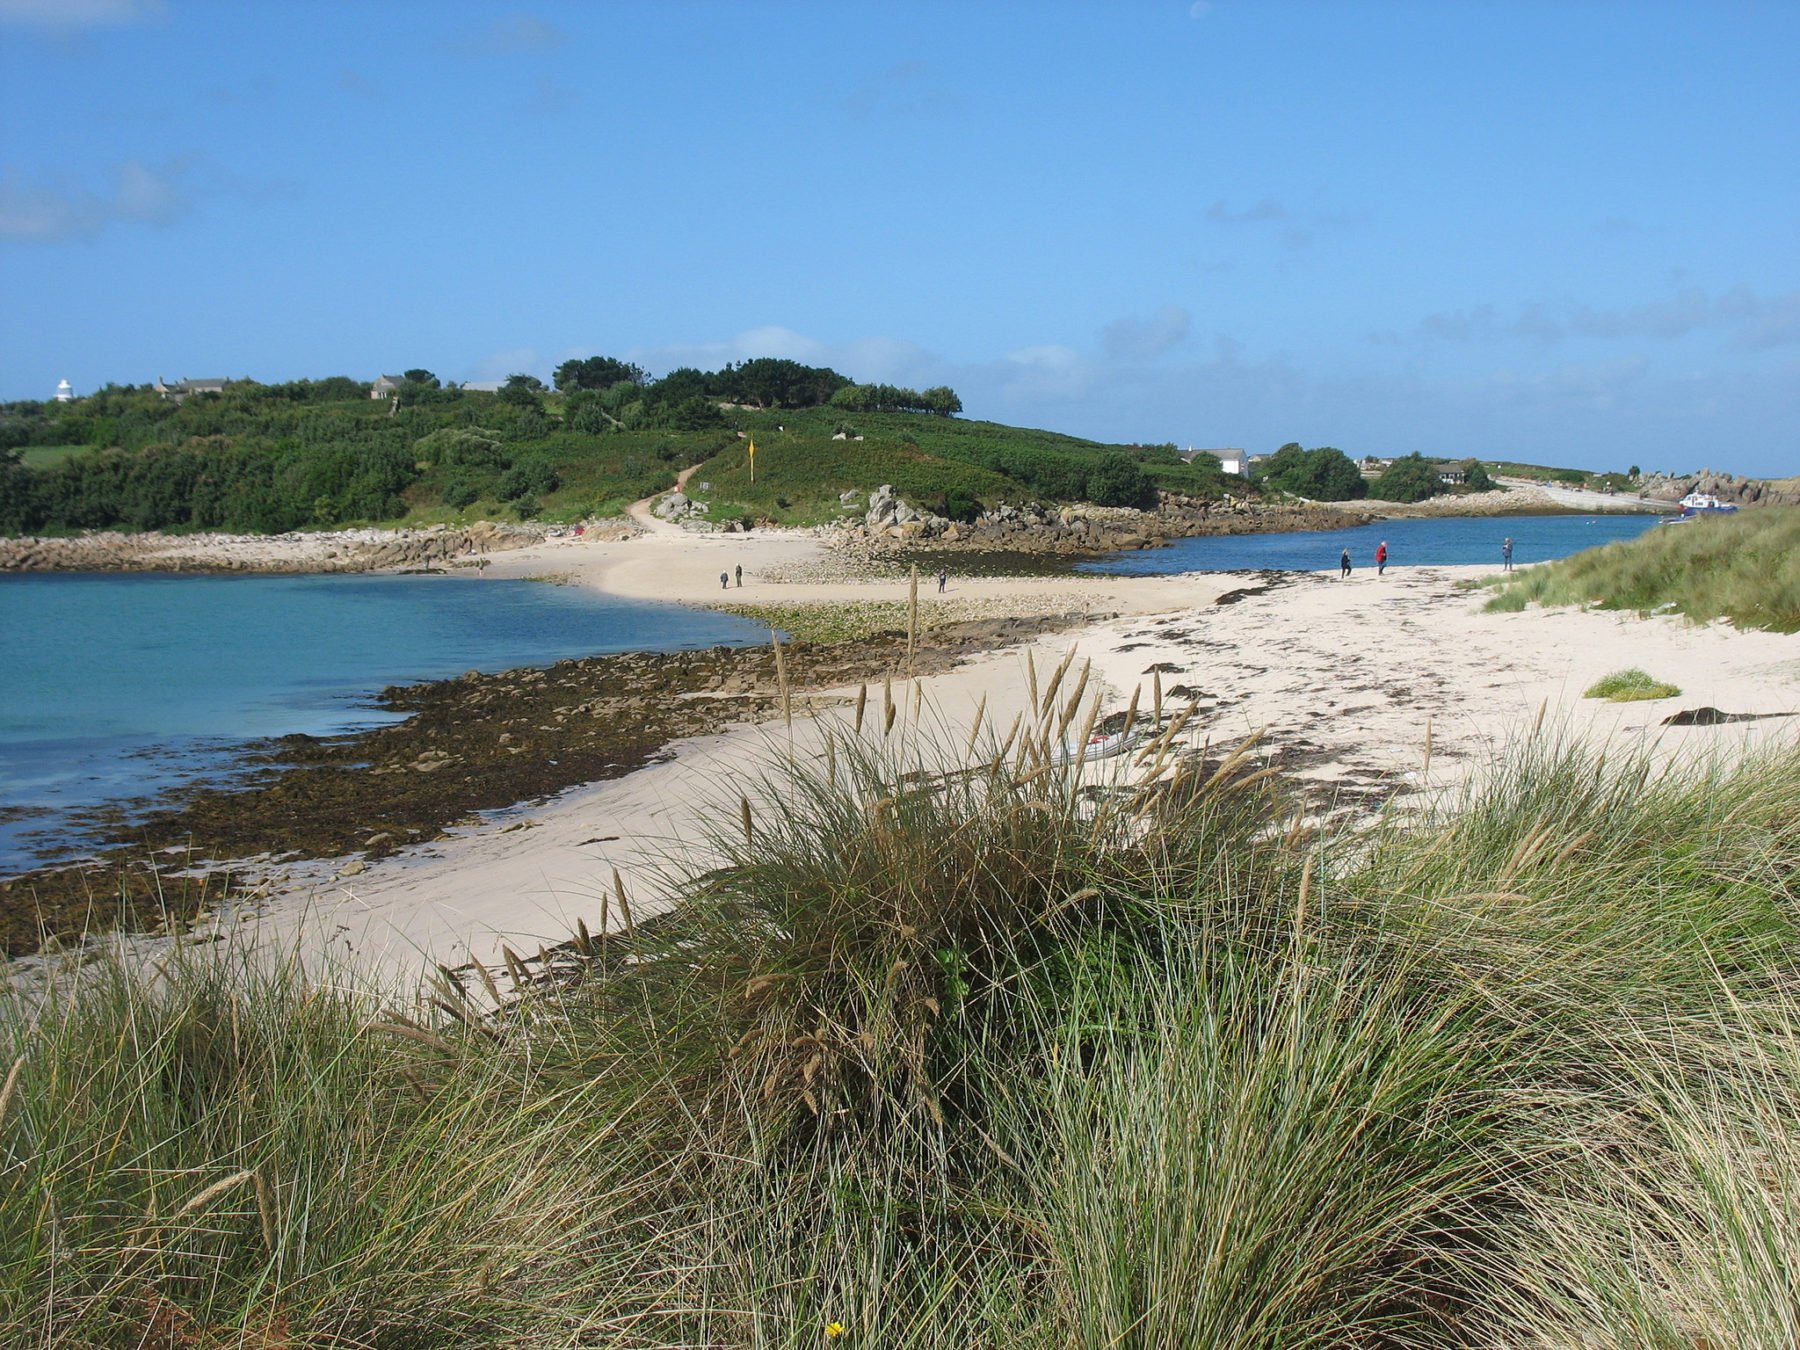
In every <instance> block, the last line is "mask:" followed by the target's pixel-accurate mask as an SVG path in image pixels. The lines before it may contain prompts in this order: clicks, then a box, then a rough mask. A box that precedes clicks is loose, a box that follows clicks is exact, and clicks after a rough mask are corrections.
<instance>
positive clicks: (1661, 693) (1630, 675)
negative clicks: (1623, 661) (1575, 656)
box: [1582, 666, 1681, 703]
mask: <svg viewBox="0 0 1800 1350" xmlns="http://www.w3.org/2000/svg"><path fill="white" fill-rule="evenodd" d="M1680 692H1681V690H1680V689H1679V688H1677V687H1676V686H1675V685H1672V684H1669V683H1667V682H1666V681H1663V680H1659V679H1657V678H1656V677H1655V676H1653V675H1650V674H1649V673H1647V672H1645V671H1642V670H1639V669H1637V668H1636V667H1635V666H1633V667H1632V668H1631V669H1629V670H1615V671H1613V672H1612V673H1611V674H1610V675H1602V676H1601V677H1600V678H1599V679H1597V680H1595V681H1594V682H1593V683H1592V684H1590V685H1589V686H1588V687H1587V692H1586V693H1584V694H1583V695H1582V697H1583V698H1603V699H1606V700H1608V701H1609V702H1612V703H1636V702H1639V701H1642V700H1646V699H1656V698H1674V697H1675V696H1676V695H1677V694H1679V693H1680Z"/></svg>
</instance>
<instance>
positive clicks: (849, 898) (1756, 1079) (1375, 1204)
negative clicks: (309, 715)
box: [0, 668, 1800, 1350]
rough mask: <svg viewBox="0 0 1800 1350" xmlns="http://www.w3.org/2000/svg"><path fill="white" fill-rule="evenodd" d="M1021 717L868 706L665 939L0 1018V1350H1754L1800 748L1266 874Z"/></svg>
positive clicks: (130, 976)
mask: <svg viewBox="0 0 1800 1350" xmlns="http://www.w3.org/2000/svg"><path fill="white" fill-rule="evenodd" d="M1034 673H1035V675H1036V688H1035V689H1034V693H1036V694H1037V697H1036V698H1035V699H1034V702H1035V703H1036V704H1037V705H1038V706H1039V707H1041V708H1042V709H1043V712H1042V714H1041V715H1039V716H1036V717H1033V718H1030V719H1028V720H1027V723H1026V725H1024V726H1023V727H1020V726H1019V725H1018V724H1016V723H1015V724H1013V725H1012V727H1011V730H1010V731H1003V730H1001V729H997V728H994V727H991V726H988V727H983V728H980V729H979V730H978V731H977V733H976V734H975V735H974V736H972V737H970V736H965V734H964V733H963V732H962V731H960V730H957V731H956V732H955V733H954V734H953V735H945V734H943V733H942V732H941V731H940V732H934V731H933V729H932V727H931V725H930V724H929V722H924V723H921V722H915V721H914V720H913V717H912V713H911V710H910V707H909V706H908V705H909V700H908V699H907V697H906V694H905V691H904V689H899V690H886V689H884V688H883V687H881V686H879V685H876V686H873V687H871V688H870V689H869V690H868V693H867V697H866V699H865V700H864V701H863V702H862V703H859V704H858V705H857V707H856V710H855V712H854V713H853V714H852V713H846V714H845V719H844V722H843V724H842V726H841V727H840V729H839V730H838V731H837V732H836V733H835V734H834V735H832V736H831V737H829V738H828V739H827V740H826V741H825V743H824V744H823V745H822V746H818V747H816V748H815V747H812V746H810V745H809V748H808V749H807V751H806V752H805V754H804V756H801V755H797V754H796V755H792V756H788V757H786V758H782V759H777V760H775V761H774V762H773V763H772V764H771V765H770V766H769V767H768V769H767V771H766V772H765V773H763V774H761V775H760V776H759V775H754V774H753V775H746V776H745V777H743V778H734V779H733V780H732V781H731V782H730V783H729V784H727V783H721V784H720V788H719V797H718V799H717V800H716V801H714V802H712V803H709V804H708V805H710V806H711V807H713V808H714V809H713V811H712V812H711V819H712V820H713V821H714V822H715V826H716V828H715V829H714V830H713V831H712V833H711V837H709V838H706V839H703V840H700V841H696V842H697V843H698V844H699V845H700V847H699V848H698V849H696V851H695V854H694V855H693V856H698V857H702V858H704V859H705V860H706V861H705V863H704V864H702V866H703V867H704V868H705V871H704V875H701V876H696V877H694V878H693V879H692V880H691V882H690V883H689V884H688V887H687V890H686V893H685V895H684V896H683V897H682V898H681V899H680V903H679V905H678V907H677V908H676V909H675V910H674V911H673V912H672V913H671V914H670V915H668V916H666V917H662V918H658V919H655V920H651V921H644V919H643V911H642V908H641V907H640V908H638V909H637V910H636V915H637V917H636V919H635V920H634V917H633V914H634V911H633V909H632V908H631V906H630V905H629V904H628V903H627V902H629V901H632V900H634V899H635V897H633V896H630V895H628V894H625V893H624V892H623V890H622V889H621V890H619V891H614V890H612V889H611V888H606V887H596V888H595V891H594V893H593V895H592V897H591V903H590V905H589V908H588V913H587V916H586V917H585V918H584V919H583V921H582V925H581V927H580V928H579V929H578V930H577V932H576V933H575V934H573V935H572V936H571V938H570V940H569V942H568V943H566V944H564V945H562V946H561V947H560V948H558V949H557V950H556V951H555V952H554V953H545V954H544V957H543V958H541V959H540V958H536V957H533V956H531V955H530V954H527V955H526V956H525V957H520V956H519V955H517V954H515V953H511V952H508V953H507V954H506V957H507V959H506V962H505V964H504V965H503V966H500V965H497V966H496V967H493V968H478V967H476V966H475V965H473V964H470V965H465V966H463V967H461V968H459V969H439V970H437V971H435V972H434V973H433V976H432V980H431V983H430V985H429V986H428V987H427V988H426V989H425V990H423V991H421V993H420V994H419V995H417V996H416V997H408V998H404V999H401V1000H399V1001H396V1000H395V999H394V998H393V997H392V996H391V995H388V994H384V993H383V992H382V991H381V990H380V988H378V986H377V984H376V983H375V981H374V979H373V978H371V977H364V976H360V975H358V974H357V973H356V972H355V971H353V970H350V969H331V968H329V967H325V966H319V965H314V964H310V963H309V964H307V965H305V966H303V964H302V963H301V962H300V961H298V960H295V961H278V960H277V961H271V960H269V959H267V955H266V954H264V955H262V956H261V957H256V956H253V955H251V954H248V953H237V952H234V951H233V949H232V944H231V943H230V941H229V939H228V940H226V941H223V942H218V943H211V942H208V943H202V944H196V945H188V944H182V943H177V944H174V945H172V946H171V947H170V948H169V949H168V951H167V952H166V953H165V954H164V955H163V956H162V958H161V959H160V960H159V961H158V962H156V963H155V964H154V965H152V964H150V963H147V962H144V961H143V960H141V959H138V958H136V957H133V956H108V955H106V954H104V953H102V952H96V953H88V954H86V955H87V956H88V957H89V959H88V960H86V961H85V962H84V963H83V964H81V965H79V966H77V965H75V964H74V963H71V964H70V966H69V967H68V969H69V971H70V978H75V977H76V974H77V973H78V977H79V980H80V985H79V988H78V990H76V991H73V996H70V997H53V998H44V997H42V996H41V994H39V995H34V994H31V993H28V992H26V991H24V990H23V989H22V987H21V985H20V984H19V983H17V982H14V983H9V984H8V986H7V987H6V992H4V993H0V1166H3V1167H4V1169H5V1173H6V1178H7V1182H8V1184H7V1185H6V1186H4V1187H0V1341H4V1343H6V1344H18V1345H33V1346H42V1347H45V1348H46V1350H76V1347H83V1348H85V1347H91V1346H115V1345H148V1344H151V1343H155V1344H159V1345H161V1344H167V1345H177V1344H179V1345H192V1346H201V1345H225V1344H232V1345H238V1344H244V1345H249V1344H256V1345H263V1346H271V1347H272V1346H277V1345H279V1346H295V1347H299V1346H326V1345H364V1346H405V1347H409V1348H410V1350H452V1347H462V1346H468V1345H474V1344H505V1345H508V1346H514V1347H520V1350H534V1348H536V1347H543V1348H544V1350H549V1347H561V1346H569V1345H571V1344H575V1343H580V1344H592V1345H595V1346H600V1345H616V1346H621V1347H624V1346H636V1345H650V1344H656V1345H714V1346H749V1345H755V1346H767V1347H784V1348H786V1350H801V1347H807V1346H816V1345H819V1344H822V1343H824V1342H825V1341H826V1340H828V1339H830V1340H835V1341H837V1342H838V1343H839V1344H843V1345H847V1346H857V1345H870V1346H875V1345H879V1346H884V1347H899V1348H900V1350H951V1348H952V1347H955V1350H963V1348H964V1347H968V1346H971V1345H995V1346H999V1345H1004V1346H1008V1347H1020V1348H1021V1350H1050V1348H1051V1347H1065V1346H1084V1347H1099V1346H1108V1347H1127V1348H1133V1350H1151V1347H1163V1346H1174V1347H1195V1348H1200V1347H1225V1346H1230V1347H1234V1348H1235V1350H1293V1347H1297V1346H1377V1345H1405V1346H1409V1347H1415V1350H1474V1348H1475V1347H1488V1346H1495V1345H1514V1346H1570V1345H1582V1346H1620V1347H1622V1346H1634V1347H1635V1346H1643V1345H1659V1346H1670V1347H1673V1346H1698V1345H1701V1344H1705V1345H1712V1346H1728V1345H1729V1346H1778V1345H1787V1344H1789V1343H1791V1340H1792V1332H1793V1310H1794V1266H1793V1261H1792V1240H1793V1234H1794V1233H1795V1232H1797V1231H1800V992H1797V991H1796V989H1795V985H1794V981H1793V978H1792V972H1793V953H1794V952H1795V950H1796V949H1800V914H1797V913H1796V910H1795V907H1794V905H1793V903H1792V901H1793V897H1792V893H1791V892H1792V879H1793V877H1794V876H1795V875H1797V874H1800V832H1797V831H1795V830H1794V828H1793V822H1794V821H1795V819H1796V818H1797V817H1800V751H1797V750H1795V749H1794V748H1792V747H1789V748H1787V749H1785V750H1782V751H1780V752H1777V753H1771V754H1768V755H1765V756H1760V757H1755V758H1750V759H1746V760H1743V761H1740V762H1737V763H1735V764H1729V765H1724V764H1715V765H1712V766H1698V765H1688V766H1685V767H1682V768H1678V769H1671V770H1664V771H1657V770H1656V769H1655V767H1654V766H1653V764H1652V763H1651V762H1650V761H1648V760H1635V761H1631V762H1625V763H1620V762H1617V761H1616V760H1615V759H1607V758H1603V757H1602V756H1600V755H1598V754H1595V753H1590V752H1587V751H1583V750H1582V749H1580V748H1579V747H1571V746H1566V745H1559V744H1555V743H1553V742H1550V741H1549V740H1548V739H1547V738H1543V737H1539V738H1534V739H1533V740H1531V741H1529V742H1528V743H1527V744H1525V745H1524V746H1522V747H1520V748H1519V749H1518V750H1517V751H1516V752H1515V753H1513V754H1512V755H1510V756H1508V757H1507V758H1506V759H1505V760H1504V761H1503V762H1501V763H1500V764H1498V765H1497V766H1495V767H1494V768H1492V769H1491V770H1490V771H1489V772H1488V773H1487V774H1486V775H1484V776H1483V777H1481V778H1480V779H1479V780H1478V781H1477V782H1476V783H1475V784H1474V786H1472V787H1471V788H1470V789H1469V791H1468V792H1467V793H1466V794H1465V795H1464V796H1463V797H1462V799H1461V800H1460V801H1456V802H1452V803H1449V804H1448V805H1443V806H1439V807H1435V808H1432V809H1430V810H1428V811H1426V812H1422V813H1409V814H1408V816H1407V818H1406V819H1402V818H1401V814H1400V813H1395V814H1393V815H1390V816H1388V817H1385V818H1383V819H1381V820H1379V821H1376V822H1373V823H1370V822H1367V821H1363V822H1360V823H1359V824H1358V825H1357V826H1356V833H1355V834H1354V836H1352V837H1350V838H1340V837H1330V836H1327V837H1319V836H1317V835H1314V834H1312V833H1309V832H1305V831H1297V830H1296V831H1287V830H1271V829H1270V828H1269V822H1270V821H1271V820H1285V819H1289V818H1291V817H1292V816H1293V814H1294V808H1295V804H1294V803H1293V802H1291V801H1288V800H1285V798H1284V796H1283V793H1282V791H1281V789H1280V788H1279V787H1278V786H1277V785H1276V783H1275V782H1274V780H1273V779H1272V778H1271V777H1270V775H1269V774H1268V773H1267V772H1264V771H1263V770H1262V769H1261V767H1260V759H1259V755H1258V752H1257V750H1256V748H1255V747H1254V746H1244V747H1240V748H1239V750H1238V751H1236V752H1234V753H1232V754H1230V755H1228V756H1225V757H1223V758H1219V757H1210V758H1195V759H1193V760H1189V761H1185V762H1182V763H1181V764H1180V765H1179V766H1177V765H1176V764H1175V763H1172V762H1168V761H1165V763H1164V768H1165V769H1169V770H1176V773H1175V777H1174V778H1173V779H1172V780H1170V781H1168V782H1167V783H1166V784H1165V786H1164V788H1163V789H1162V790H1150V791H1138V790H1132V789H1129V788H1126V787H1125V786H1124V785H1122V784H1120V783H1118V782H1116V781H1114V780H1112V779H1110V778H1108V777H1106V776H1105V774H1104V772H1102V773H1100V774H1099V775H1096V773H1095V771H1094V770H1093V769H1092V768H1089V769H1087V770H1080V771H1078V770H1076V769H1074V768H1072V767H1071V766H1070V765H1069V764H1068V763H1067V762H1066V761H1061V760H1058V759H1056V758H1054V757H1052V758H1050V759H1048V760H1046V757H1045V754H1044V750H1045V747H1046V746H1055V745H1058V744H1060V743H1062V742H1063V741H1064V740H1065V738H1072V739H1073V740H1074V741H1076V742H1080V741H1081V740H1082V739H1083V738H1084V736H1085V734H1086V731H1087V727H1086V725H1085V722H1086V718H1085V715H1080V709H1081V708H1082V706H1083V704H1082V701H1081V698H1080V696H1079V694H1077V693H1075V691H1074V688H1073V686H1075V685H1077V684H1079V683H1081V682H1080V680H1079V674H1078V672H1075V671H1071V670H1068V669H1066V668H1065V669H1064V670H1062V671H1058V672H1055V673H1052V672H1049V671H1037V672H1034ZM1071 698H1072V699H1073V706H1074V707H1075V709H1076V711H1077V713H1078V717H1077V720H1076V722H1075V723H1074V724H1069V723H1068V719H1067V715H1066V710H1067V707H1068V706H1069V704H1068V701H1069V700H1071ZM1140 715H1141V716H1144V717H1145V718H1146V722H1145V724H1144V725H1143V726H1142V727H1141V728H1140V729H1141V730H1144V731H1147V732H1154V731H1155V730H1156V729H1157V722H1158V719H1157V717H1156V712H1155V710H1144V709H1140ZM1124 717H1125V714H1124V713H1123V712H1122V711H1121V712H1119V713H1117V714H1115V715H1114V717H1113V718H1112V719H1111V720H1110V723H1108V722H1103V723H1102V724H1101V725H1102V726H1105V725H1119V724H1122V723H1123V721H1124ZM603 896H604V898H603ZM497 1003H498V1004H501V1005H503V1006H502V1007H501V1009H500V1010H499V1011H497V1012H496V1011H495V1010H494V1007H495V1004H497ZM1602 1145H1603V1146H1602ZM833 1327H836V1328H837V1329H838V1330H837V1331H835V1332H833V1331H832V1330H831V1328H833ZM572 1336H573V1337H574V1339H571V1338H572Z"/></svg>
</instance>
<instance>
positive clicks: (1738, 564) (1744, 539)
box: [1487, 506, 1800, 633]
mask: <svg viewBox="0 0 1800 1350" xmlns="http://www.w3.org/2000/svg"><path fill="white" fill-rule="evenodd" d="M1489 584H1490V585H1492V586H1494V587H1495V588H1496V590H1495V594H1494V597H1493V598H1492V599H1491V600H1489V601H1488V603H1487V608H1488V609H1490V610H1498V611H1509V612H1510V611H1517V610H1520V609H1523V608H1524V607H1525V606H1526V605H1527V604H1533V603H1535V604H1540V605H1595V606H1598V607H1599V608H1601V609H1625V610H1632V611H1634V612H1636V613H1638V614H1652V613H1676V614H1681V615H1683V616H1685V617H1686V618H1688V619H1689V620H1691V621H1692V622H1694V623H1710V622H1711V621H1713V620H1714V619H1725V620H1728V621H1730V622H1731V623H1734V624H1736V625H1737V626H1738V627H1740V628H1763V629H1770V630H1772V631H1774V632H1777V633H1794V632H1800V506H1759V507H1756V508H1753V509H1749V510H1744V511H1740V512H1738V513H1737V514H1735V515H1730V516H1718V517H1711V518H1706V517H1703V518H1700V519H1697V520H1691V521H1686V522H1683V523H1682V524H1680V525H1676V526H1665V527H1662V528H1659V529H1653V530H1650V531H1648V532H1647V533H1645V534H1642V535H1639V536H1638V537H1637V538H1636V539H1631V540H1625V541H1621V542H1619V543H1615V544H1607V545H1605V546H1604V547H1602V548H1593V549H1588V550H1587V551H1585V552H1582V553H1577V554H1575V555H1574V556H1573V557H1571V558H1564V559H1562V560H1561V561H1559V562H1552V563H1543V564H1540V565H1539V566H1536V567H1532V568H1528V569H1526V570H1524V571H1520V572H1509V573H1505V574H1503V575H1501V576H1499V577H1495V578H1491V579H1490V581H1489Z"/></svg>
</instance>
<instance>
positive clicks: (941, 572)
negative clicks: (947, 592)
mask: <svg viewBox="0 0 1800 1350" xmlns="http://www.w3.org/2000/svg"><path fill="white" fill-rule="evenodd" d="M949 580H950V573H949V571H948V570H946V569H945V568H942V567H940V568H938V594H939V595H942V594H943V593H944V583H945V582H947V581H949Z"/></svg>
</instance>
